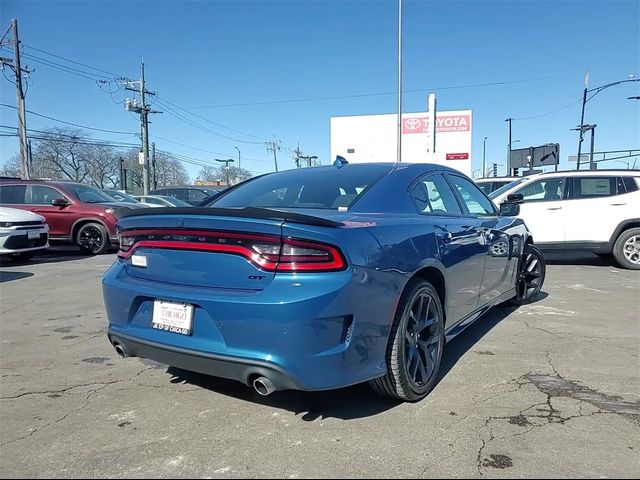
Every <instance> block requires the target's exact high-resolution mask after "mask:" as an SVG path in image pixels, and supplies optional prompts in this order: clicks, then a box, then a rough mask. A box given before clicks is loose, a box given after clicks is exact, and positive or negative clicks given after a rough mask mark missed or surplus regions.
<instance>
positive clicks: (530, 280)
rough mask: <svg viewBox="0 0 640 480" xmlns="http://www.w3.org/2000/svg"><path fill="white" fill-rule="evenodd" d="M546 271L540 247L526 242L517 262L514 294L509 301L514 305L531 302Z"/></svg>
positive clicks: (539, 287) (540, 286)
mask: <svg viewBox="0 0 640 480" xmlns="http://www.w3.org/2000/svg"><path fill="white" fill-rule="evenodd" d="M546 273H547V266H546V264H545V260H544V255H543V254H542V252H541V251H540V249H539V248H538V247H536V246H534V245H532V244H530V243H528V244H526V245H525V246H524V250H523V252H522V256H521V257H520V261H519V262H518V280H517V282H516V296H515V297H513V298H512V299H511V300H509V303H510V304H511V305H516V306H519V305H528V304H529V303H532V302H533V301H534V300H535V299H536V297H537V296H538V293H540V290H541V289H542V285H543V284H544V278H545V275H546Z"/></svg>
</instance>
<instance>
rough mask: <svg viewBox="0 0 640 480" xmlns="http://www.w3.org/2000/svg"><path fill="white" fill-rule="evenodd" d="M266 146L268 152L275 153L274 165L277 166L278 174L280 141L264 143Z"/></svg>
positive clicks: (274, 140)
mask: <svg viewBox="0 0 640 480" xmlns="http://www.w3.org/2000/svg"><path fill="white" fill-rule="evenodd" d="M264 144H265V146H266V147H267V152H273V163H274V164H275V167H276V172H278V157H277V155H276V152H277V151H278V150H280V148H281V147H280V140H276V139H273V140H269V141H268V142H264Z"/></svg>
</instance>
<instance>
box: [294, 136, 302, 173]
mask: <svg viewBox="0 0 640 480" xmlns="http://www.w3.org/2000/svg"><path fill="white" fill-rule="evenodd" d="M293 153H294V156H293V161H294V162H295V164H296V168H300V159H301V158H302V151H301V150H300V142H298V146H297V147H296V149H295V150H294V151H293Z"/></svg>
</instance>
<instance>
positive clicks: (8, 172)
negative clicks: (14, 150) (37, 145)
mask: <svg viewBox="0 0 640 480" xmlns="http://www.w3.org/2000/svg"><path fill="white" fill-rule="evenodd" d="M0 176H2V177H19V176H20V157H19V156H18V155H13V156H12V157H9V158H8V159H6V160H5V161H4V163H3V164H2V167H1V168H0Z"/></svg>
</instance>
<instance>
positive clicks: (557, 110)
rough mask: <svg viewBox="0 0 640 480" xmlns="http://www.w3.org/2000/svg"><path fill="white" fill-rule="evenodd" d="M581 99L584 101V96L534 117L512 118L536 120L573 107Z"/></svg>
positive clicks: (516, 118)
mask: <svg viewBox="0 0 640 480" xmlns="http://www.w3.org/2000/svg"><path fill="white" fill-rule="evenodd" d="M581 101H582V98H579V99H578V100H576V101H575V102H571V103H568V104H566V105H563V106H562V107H559V108H556V109H555V110H552V111H551V112H547V113H543V114H541V115H534V116H532V117H512V118H511V119H512V120H534V119H536V118H542V117H548V116H549V115H553V114H554V113H558V112H559V111H561V110H564V109H566V108H569V107H573V106H574V105H577V104H578V103H580V102H581Z"/></svg>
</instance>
